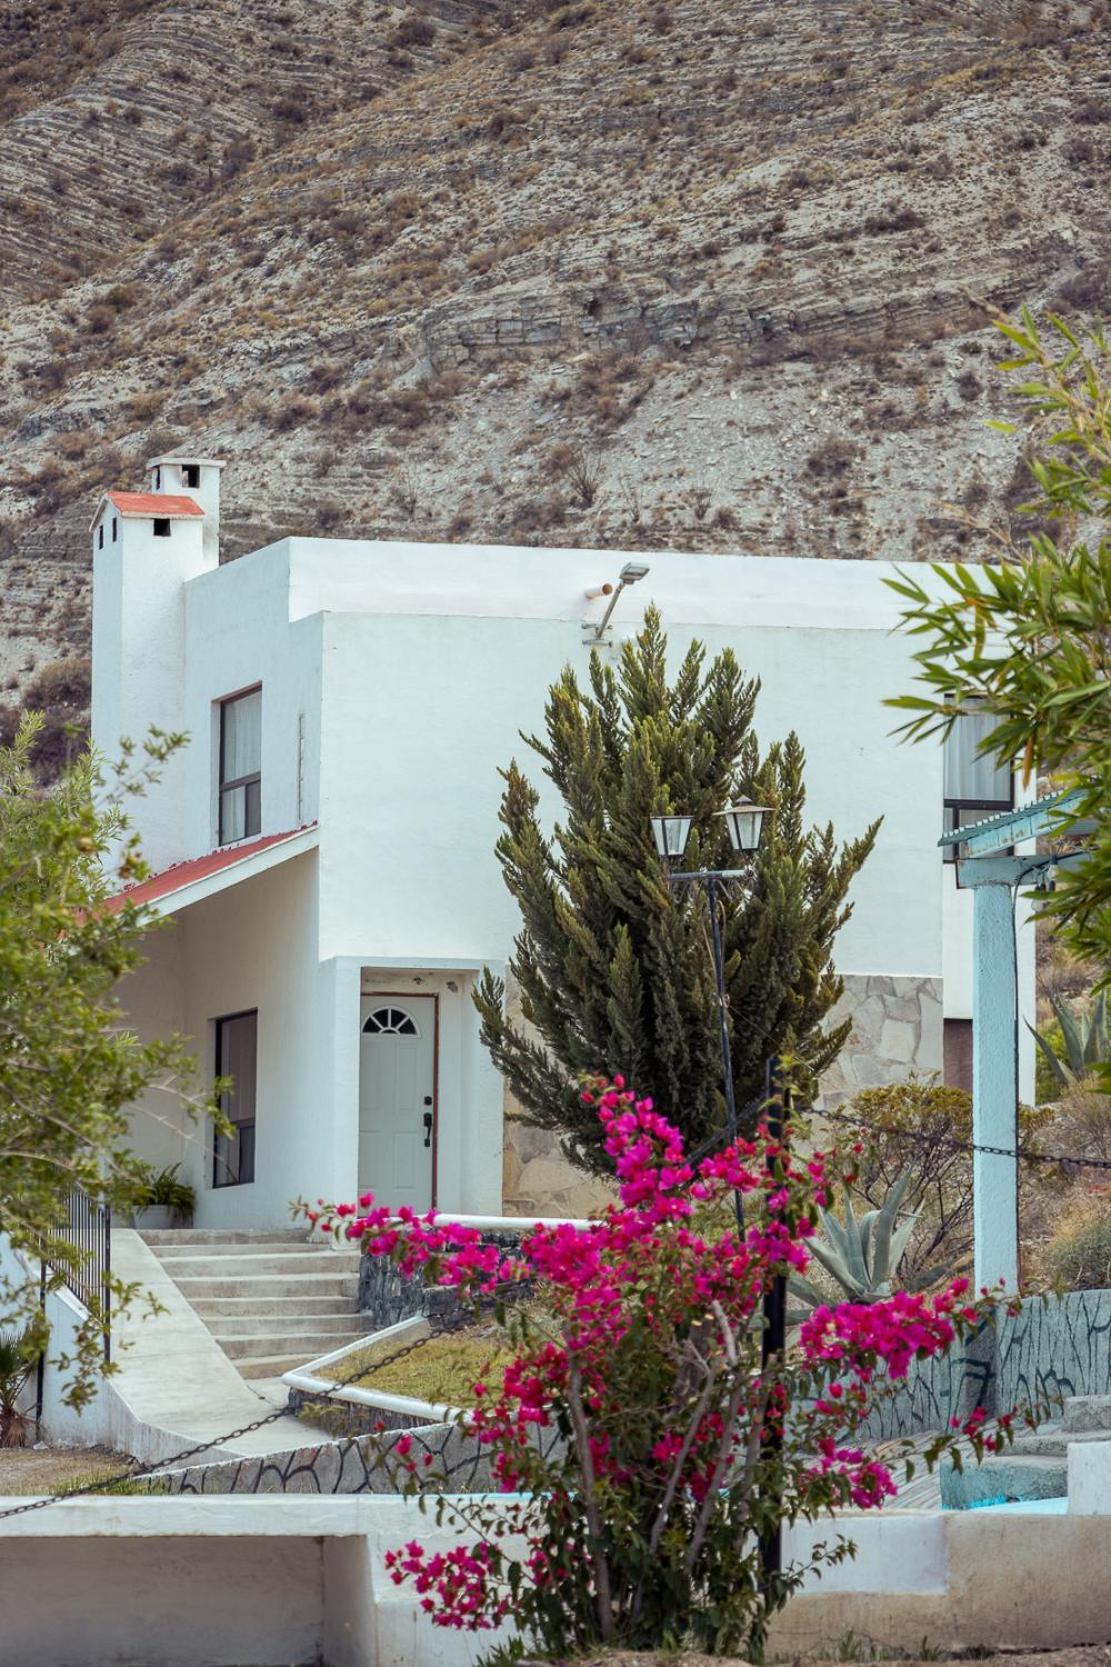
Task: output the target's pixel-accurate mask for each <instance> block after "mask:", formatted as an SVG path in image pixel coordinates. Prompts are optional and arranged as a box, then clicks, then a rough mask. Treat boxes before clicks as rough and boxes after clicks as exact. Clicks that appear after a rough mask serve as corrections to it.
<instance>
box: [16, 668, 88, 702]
mask: <svg viewBox="0 0 1111 1667" xmlns="http://www.w3.org/2000/svg"><path fill="white" fill-rule="evenodd" d="M91 694H92V665H91V663H90V661H89V660H88V658H87V657H86V656H82V655H70V656H67V658H66V659H64V660H54V661H53V662H52V663H51V664H50V665H48V666H43V668H42V670H41V671H39V672H36V673H35V676H34V677H33V678H32V679H31V681H30V683H28V685H27V690H26V694H25V696H24V702H25V704H26V705H27V706H28V707H29V708H30V709H31V710H32V711H35V712H47V711H49V710H50V709H51V708H52V707H67V708H68V709H69V710H70V711H83V710H84V709H85V707H87V706H88V704H89V698H90V696H91Z"/></svg>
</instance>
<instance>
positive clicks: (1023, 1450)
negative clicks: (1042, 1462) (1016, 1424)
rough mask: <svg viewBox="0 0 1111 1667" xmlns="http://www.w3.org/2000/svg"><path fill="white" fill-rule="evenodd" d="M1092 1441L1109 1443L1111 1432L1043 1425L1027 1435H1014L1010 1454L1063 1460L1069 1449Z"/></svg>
mask: <svg viewBox="0 0 1111 1667" xmlns="http://www.w3.org/2000/svg"><path fill="white" fill-rule="evenodd" d="M1093 1441H1111V1430H1066V1429H1065V1428H1064V1426H1063V1425H1060V1424H1043V1425H1042V1426H1041V1428H1040V1429H1037V1430H1031V1431H1030V1433H1029V1434H1028V1435H1016V1436H1015V1439H1014V1445H1013V1447H1012V1448H1011V1452H1012V1453H1015V1454H1028V1455H1030V1456H1034V1457H1040V1458H1063V1457H1064V1456H1065V1455H1066V1454H1067V1452H1068V1450H1069V1448H1070V1447H1082V1446H1085V1445H1087V1444H1089V1443H1090V1442H1093Z"/></svg>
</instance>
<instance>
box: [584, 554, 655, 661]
mask: <svg viewBox="0 0 1111 1667" xmlns="http://www.w3.org/2000/svg"><path fill="white" fill-rule="evenodd" d="M648 572H649V569H648V568H647V566H646V565H645V564H644V562H642V561H627V562H626V563H625V565H624V567H623V568H622V569H621V572H620V573H619V574H618V575H617V588H616V590H615V589H614V587H613V586H612V585H595V586H594V588H593V589H592V590H588V591H587V593H586V594H587V598H588V599H589V600H591V601H593V600H594V598H595V597H598V596H608V597H609V599H610V600H609V606H608V607H607V609H606V611H605V613H604V614H603V615H602V618H601V620H600V622H599V623H598V624H597V625H594V624H592V623H591V621H590V620H589V619H588V620H584V622H583V629H584V631H585V632H586V635H585V637H584V639H583V640H584V642H587V643H591V644H594V643H600V642H602V641H603V639H604V637H605V634H606V627H607V626H608V625H609V622H610V620H611V619H612V618H613V610H614V609H615V608H616V606H617V604H618V602H619V601H620V600H621V592H622V591H623V590H627V589H628V587H629V586H630V585H635V584H636V583H637V582H638V581H639V580H641V579H646V578H647V577H648Z"/></svg>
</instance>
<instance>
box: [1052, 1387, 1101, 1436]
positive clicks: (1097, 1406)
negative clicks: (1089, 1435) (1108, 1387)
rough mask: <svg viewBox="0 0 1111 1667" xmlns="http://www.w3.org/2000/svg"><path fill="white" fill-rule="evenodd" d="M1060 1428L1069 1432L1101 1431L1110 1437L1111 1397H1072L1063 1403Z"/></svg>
mask: <svg viewBox="0 0 1111 1667" xmlns="http://www.w3.org/2000/svg"><path fill="white" fill-rule="evenodd" d="M1061 1427H1062V1429H1065V1430H1069V1431H1073V1430H1076V1431H1081V1430H1093V1431H1095V1430H1102V1431H1103V1432H1104V1433H1105V1434H1106V1435H1111V1395H1072V1396H1070V1397H1069V1399H1068V1400H1067V1401H1066V1402H1065V1410H1064V1412H1063V1413H1062V1414H1061Z"/></svg>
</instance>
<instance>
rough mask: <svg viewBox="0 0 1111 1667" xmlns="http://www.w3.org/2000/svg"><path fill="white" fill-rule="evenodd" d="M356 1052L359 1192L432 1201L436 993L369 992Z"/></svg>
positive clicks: (390, 1199)
mask: <svg viewBox="0 0 1111 1667" xmlns="http://www.w3.org/2000/svg"><path fill="white" fill-rule="evenodd" d="M361 1023H362V1035H361V1038H360V1054H359V1191H360V1192H372V1193H373V1194H374V1200H375V1203H376V1204H389V1205H391V1206H394V1205H398V1204H411V1205H412V1207H413V1208H414V1209H415V1210H427V1209H430V1208H431V1205H432V1160H433V1140H434V1137H435V1117H436V1107H435V1104H434V1097H435V1092H436V1000H435V997H434V996H364V997H363V998H362V1004H361Z"/></svg>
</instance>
